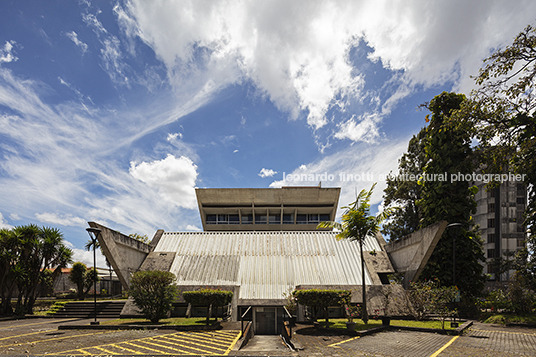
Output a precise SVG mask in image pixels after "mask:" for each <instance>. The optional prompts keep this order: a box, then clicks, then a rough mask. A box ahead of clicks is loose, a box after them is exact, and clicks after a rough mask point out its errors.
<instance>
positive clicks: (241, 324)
mask: <svg viewBox="0 0 536 357" xmlns="http://www.w3.org/2000/svg"><path fill="white" fill-rule="evenodd" d="M249 310H251V306H250V307H248V308H247V310H246V312H244V313H243V314H242V315H241V316H240V338H242V337H244V317H246V315H247V313H248V312H249ZM246 328H247V326H246Z"/></svg>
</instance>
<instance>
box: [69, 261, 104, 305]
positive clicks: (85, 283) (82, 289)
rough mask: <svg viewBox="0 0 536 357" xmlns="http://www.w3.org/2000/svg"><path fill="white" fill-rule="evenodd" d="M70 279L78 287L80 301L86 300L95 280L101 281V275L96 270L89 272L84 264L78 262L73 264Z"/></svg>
mask: <svg viewBox="0 0 536 357" xmlns="http://www.w3.org/2000/svg"><path fill="white" fill-rule="evenodd" d="M69 279H70V280H71V281H72V282H73V283H74V284H75V285H76V291H77V293H78V300H84V297H85V296H86V295H87V293H88V292H89V290H90V289H91V287H92V286H93V283H94V282H95V280H96V281H97V282H98V281H99V275H98V273H97V270H96V269H95V268H92V269H91V270H88V269H87V266H86V265H85V264H84V263H80V262H76V263H74V264H73V267H72V269H71V274H70V275H69ZM94 293H95V294H96V293H97V292H96V291H95V292H94Z"/></svg>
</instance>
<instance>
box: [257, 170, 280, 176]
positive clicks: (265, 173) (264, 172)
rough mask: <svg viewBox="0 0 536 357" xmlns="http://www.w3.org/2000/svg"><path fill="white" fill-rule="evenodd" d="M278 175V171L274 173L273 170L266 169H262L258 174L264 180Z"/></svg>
mask: <svg viewBox="0 0 536 357" xmlns="http://www.w3.org/2000/svg"><path fill="white" fill-rule="evenodd" d="M276 173H277V171H274V170H272V169H265V168H262V169H261V172H260V173H259V174H258V175H259V176H260V177H262V178H265V177H272V176H274V175H275V174H276Z"/></svg>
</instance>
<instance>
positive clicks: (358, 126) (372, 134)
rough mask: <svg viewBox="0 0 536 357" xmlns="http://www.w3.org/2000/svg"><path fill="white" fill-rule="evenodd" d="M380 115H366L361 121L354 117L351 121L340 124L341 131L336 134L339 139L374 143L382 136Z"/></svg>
mask: <svg viewBox="0 0 536 357" xmlns="http://www.w3.org/2000/svg"><path fill="white" fill-rule="evenodd" d="M380 121H381V120H380V118H379V116H378V114H366V115H363V116H362V117H361V118H360V119H359V120H356V117H355V116H353V117H352V118H351V119H350V120H348V121H346V122H343V123H340V124H339V131H338V132H337V133H336V134H335V137H336V138H337V139H350V140H352V141H354V142H357V141H363V142H366V143H373V142H375V141H376V139H377V138H378V137H379V136H380V134H379V132H378V124H379V122H380Z"/></svg>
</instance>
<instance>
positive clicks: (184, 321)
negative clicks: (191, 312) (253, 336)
mask: <svg viewBox="0 0 536 357" xmlns="http://www.w3.org/2000/svg"><path fill="white" fill-rule="evenodd" d="M219 321H221V319H220V320H219ZM205 322H206V318H204V317H191V318H186V317H172V318H169V319H162V320H160V321H159V322H158V324H162V325H170V326H177V325H180V326H185V325H204V324H205ZM212 323H214V319H210V320H209V324H212ZM101 325H154V323H152V322H151V321H150V320H147V319H144V318H139V319H116V320H108V321H103V322H101Z"/></svg>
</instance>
